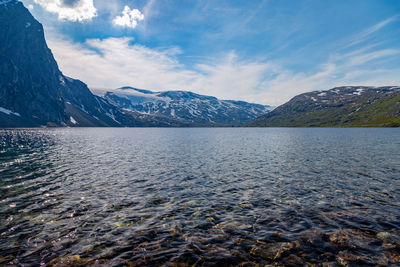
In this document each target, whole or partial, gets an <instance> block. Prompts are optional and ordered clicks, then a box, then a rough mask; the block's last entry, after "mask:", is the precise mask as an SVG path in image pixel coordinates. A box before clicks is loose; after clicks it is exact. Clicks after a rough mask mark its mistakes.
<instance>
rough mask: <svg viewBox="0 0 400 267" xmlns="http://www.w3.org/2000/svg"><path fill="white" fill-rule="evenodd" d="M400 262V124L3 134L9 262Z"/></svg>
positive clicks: (2, 215)
mask: <svg viewBox="0 0 400 267" xmlns="http://www.w3.org/2000/svg"><path fill="white" fill-rule="evenodd" d="M323 263H325V264H328V265H326V266H340V265H349V266H359V265H382V266H384V265H400V131H399V129H253V128H252V129H240V128H233V129H36V130H0V265H17V266H20V265H22V264H23V265H24V266H39V265H49V266H52V265H56V266H76V265H82V266H88V265H92V266H96V265H107V266H136V265H146V266H159V265H167V266H187V265H190V266H192V265H195V266H202V265H203V266H230V265H239V266H256V264H259V265H263V264H278V265H288V266H290V265H293V266H295V265H305V264H310V265H312V264H314V265H316V266H320V265H322V264H323Z"/></svg>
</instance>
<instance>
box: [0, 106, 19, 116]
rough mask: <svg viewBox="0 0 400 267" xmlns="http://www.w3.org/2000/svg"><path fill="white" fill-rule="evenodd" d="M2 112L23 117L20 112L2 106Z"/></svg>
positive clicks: (0, 109) (0, 110) (0, 108)
mask: <svg viewBox="0 0 400 267" xmlns="http://www.w3.org/2000/svg"><path fill="white" fill-rule="evenodd" d="M0 112H3V113H5V114H7V115H14V116H18V117H21V115H20V114H19V113H18V112H13V111H11V110H9V109H6V108H2V107H0Z"/></svg>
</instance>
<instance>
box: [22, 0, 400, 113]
mask: <svg viewBox="0 0 400 267" xmlns="http://www.w3.org/2000/svg"><path fill="white" fill-rule="evenodd" d="M22 2H23V3H24V5H25V6H26V7H27V8H29V10H30V11H31V13H32V14H33V15H34V16H35V18H36V19H38V20H39V21H40V22H41V23H42V24H43V25H44V28H45V34H46V40H47V43H48V46H49V47H50V49H51V50H52V52H53V54H54V56H55V58H56V60H57V62H58V65H59V67H60V69H61V71H62V72H63V73H64V74H65V75H67V76H69V77H73V78H76V79H80V80H82V81H83V82H85V83H87V84H88V86H89V88H91V89H96V88H97V89H98V88H104V89H107V90H112V89H116V88H119V87H122V86H132V87H135V88H141V89H148V90H153V91H165V90H185V91H193V92H196V93H199V94H206V95H212V96H216V97H218V98H221V99H232V100H244V101H249V102H254V103H260V104H268V105H273V106H277V105H280V104H283V103H284V102H286V101H288V100H290V99H291V98H292V97H294V96H295V95H298V94H300V93H304V92H309V91H315V90H327V89H330V88H333V87H337V86H344V85H366V86H384V85H400V0H352V1H348V0H22Z"/></svg>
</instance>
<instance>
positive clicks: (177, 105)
mask: <svg viewBox="0 0 400 267" xmlns="http://www.w3.org/2000/svg"><path fill="white" fill-rule="evenodd" d="M104 98H105V99H107V100H109V101H110V102H111V103H113V104H114V105H116V106H118V107H120V108H122V109H124V110H126V111H132V112H137V113H140V114H147V115H152V116H156V117H157V116H163V117H169V118H170V119H173V120H178V121H180V122H183V123H186V124H189V125H192V126H241V125H242V124H244V123H247V122H250V121H251V120H252V119H254V118H256V117H257V116H260V115H262V114H264V113H266V112H269V111H270V110H271V109H272V107H270V106H267V105H260V104H253V103H248V102H244V101H234V100H220V99H218V98H216V97H214V96H206V95H200V94H197V93H193V92H190V91H160V92H152V91H149V90H143V89H137V88H134V87H128V86H125V87H121V88H118V89H115V90H113V91H108V92H106V93H105V94H104Z"/></svg>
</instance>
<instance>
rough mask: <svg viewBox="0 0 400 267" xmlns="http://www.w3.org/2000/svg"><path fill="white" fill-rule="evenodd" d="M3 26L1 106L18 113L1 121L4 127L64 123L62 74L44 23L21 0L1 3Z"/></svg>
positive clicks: (0, 39)
mask: <svg viewBox="0 0 400 267" xmlns="http://www.w3.org/2000/svg"><path fill="white" fill-rule="evenodd" d="M0 25H1V27H0V107H2V108H4V109H7V110H11V111H12V112H14V113H15V114H19V116H16V115H10V116H8V117H9V118H8V119H7V120H6V119H4V120H1V124H2V125H1V126H18V125H19V124H21V123H22V124H23V126H38V125H46V124H48V123H54V124H58V125H61V124H62V123H63V122H64V121H67V119H68V116H67V114H66V113H65V112H64V100H63V94H62V83H61V81H60V80H61V78H62V73H61V72H60V71H59V69H58V66H57V63H56V61H55V60H54V58H53V56H52V53H51V51H50V49H49V48H48V47H47V45H46V42H45V39H44V33H43V27H42V25H41V24H40V23H39V22H37V21H36V20H35V19H34V18H33V17H32V15H31V14H30V13H29V11H28V10H27V9H26V8H25V7H24V6H23V4H22V3H20V2H18V1H3V3H2V4H0ZM4 114H5V113H3V114H2V115H4Z"/></svg>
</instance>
